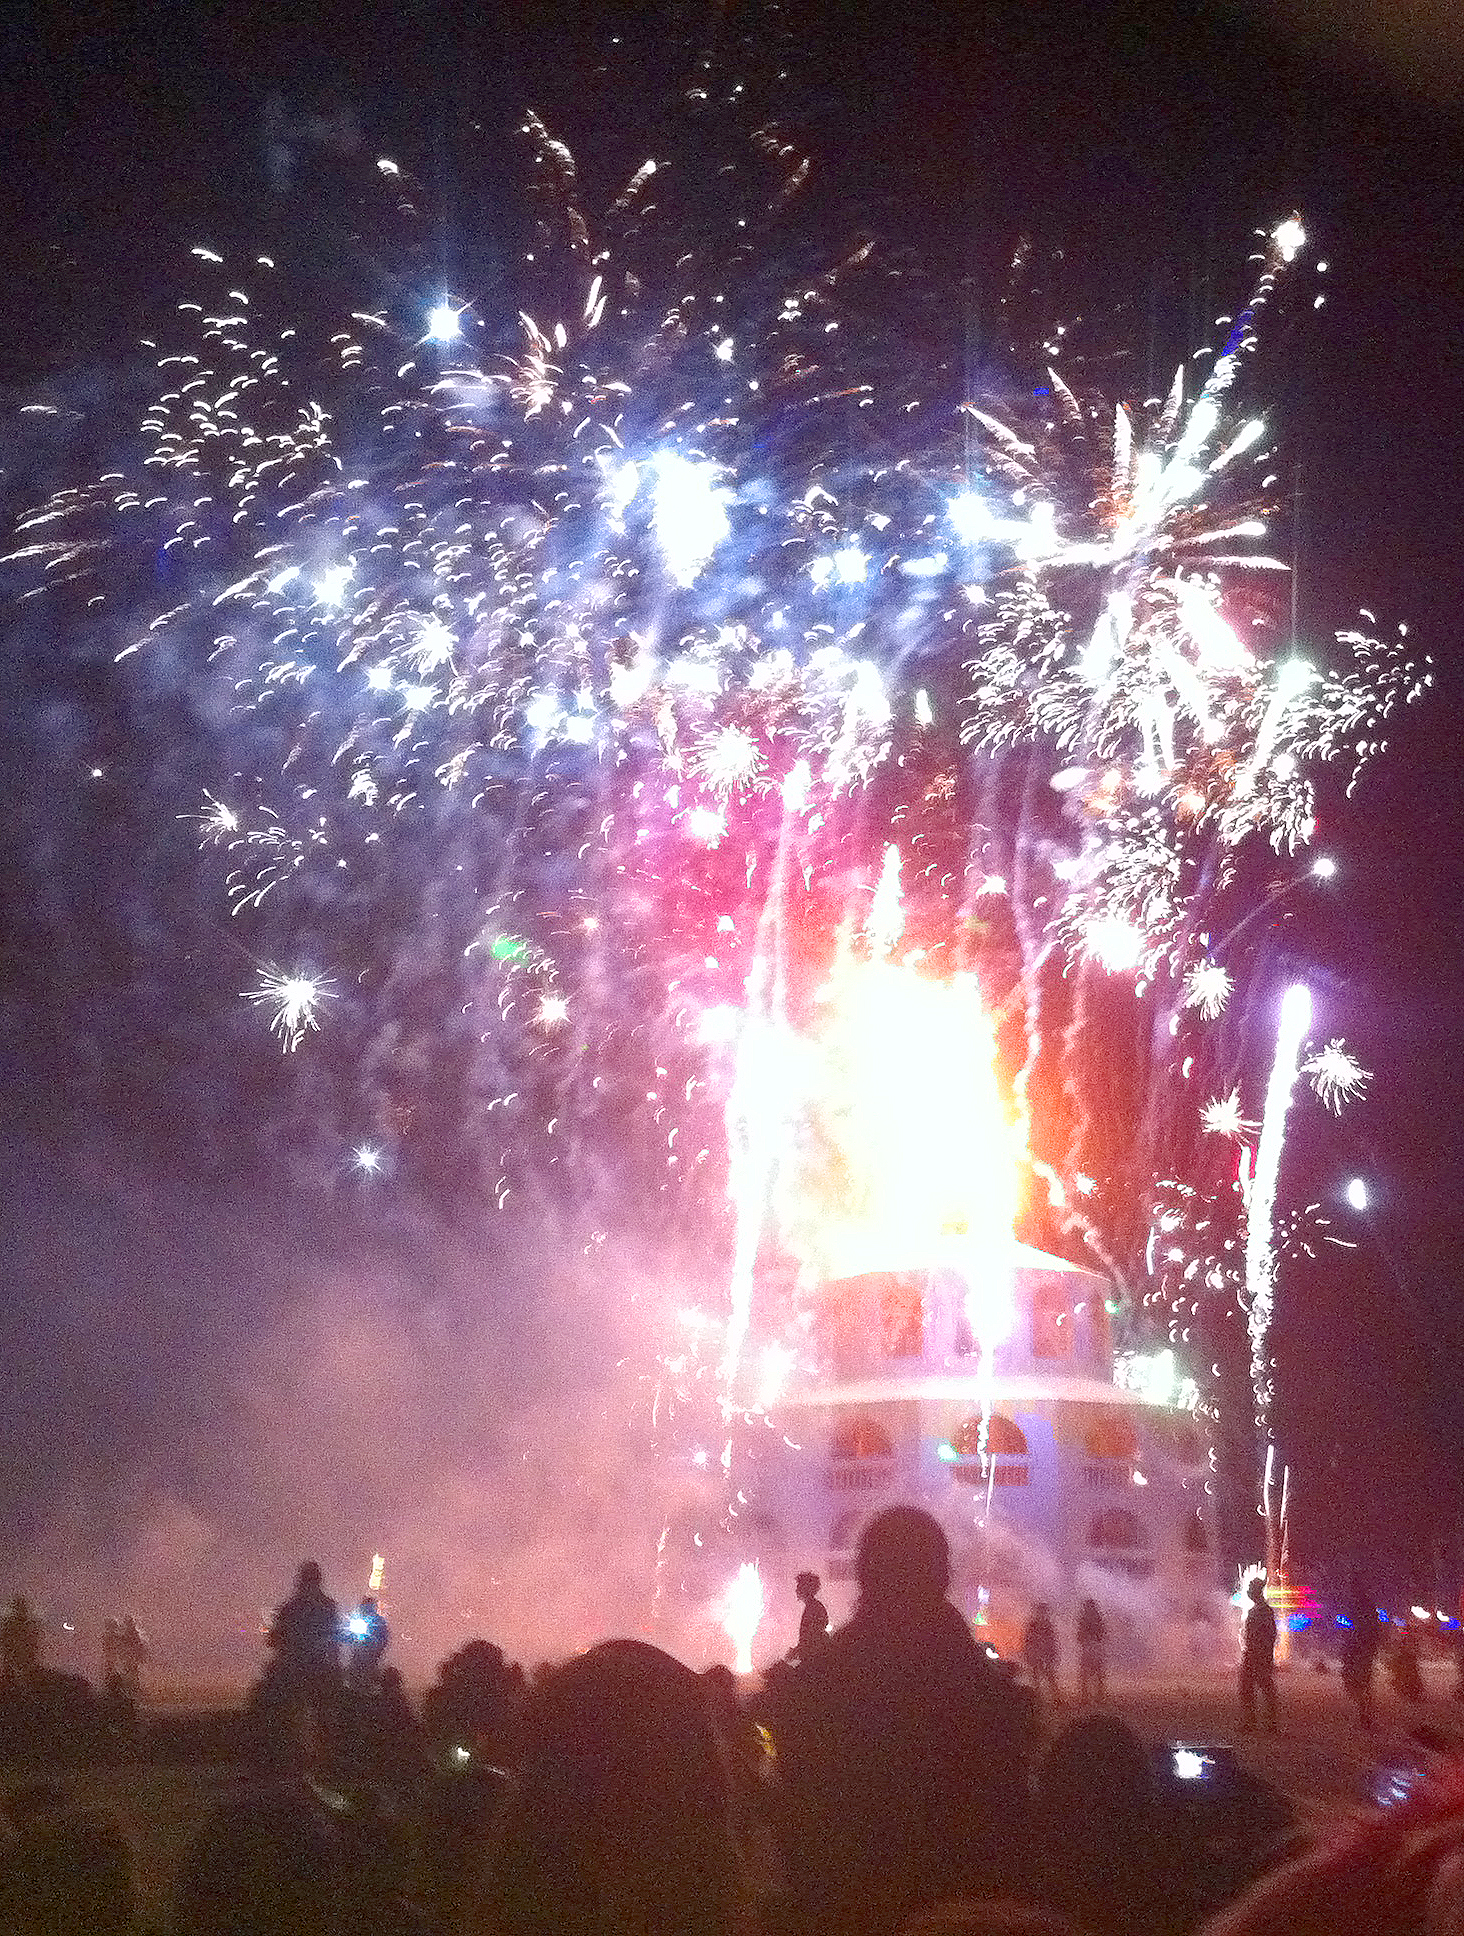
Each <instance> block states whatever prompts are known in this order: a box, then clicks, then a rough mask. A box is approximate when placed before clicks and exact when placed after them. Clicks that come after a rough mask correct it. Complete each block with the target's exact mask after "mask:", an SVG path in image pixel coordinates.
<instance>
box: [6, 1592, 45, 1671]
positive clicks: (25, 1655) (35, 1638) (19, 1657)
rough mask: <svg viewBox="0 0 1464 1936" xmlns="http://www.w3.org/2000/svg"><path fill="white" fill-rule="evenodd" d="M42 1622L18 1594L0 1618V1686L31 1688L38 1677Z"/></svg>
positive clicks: (21, 1595)
mask: <svg viewBox="0 0 1464 1936" xmlns="http://www.w3.org/2000/svg"><path fill="white" fill-rule="evenodd" d="M41 1639H42V1629H41V1623H40V1621H39V1620H38V1619H37V1618H36V1616H35V1614H34V1613H33V1612H32V1611H31V1604H30V1601H29V1600H27V1599H26V1597H25V1595H24V1594H23V1593H17V1594H16V1596H15V1598H14V1599H13V1600H12V1601H11V1602H10V1605H9V1606H8V1607H7V1608H6V1609H5V1614H4V1617H3V1619H0V1686H3V1687H33V1686H34V1685H35V1683H36V1682H37V1681H38V1680H39V1679H40V1677H41Z"/></svg>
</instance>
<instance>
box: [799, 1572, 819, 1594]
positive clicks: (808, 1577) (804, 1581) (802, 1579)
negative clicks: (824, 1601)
mask: <svg viewBox="0 0 1464 1936" xmlns="http://www.w3.org/2000/svg"><path fill="white" fill-rule="evenodd" d="M821 1584H822V1583H821V1581H820V1580H819V1577H818V1575H817V1573H800V1574H799V1575H798V1578H797V1579H796V1580H795V1581H794V1582H793V1591H794V1592H795V1593H796V1594H797V1595H798V1598H799V1599H800V1600H811V1599H812V1598H813V1596H814V1594H815V1593H817V1592H818V1589H819V1587H820V1585H821Z"/></svg>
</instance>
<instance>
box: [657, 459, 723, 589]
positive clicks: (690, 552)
mask: <svg viewBox="0 0 1464 1936" xmlns="http://www.w3.org/2000/svg"><path fill="white" fill-rule="evenodd" d="M720 476H721V467H720V466H719V465H717V464H710V463H694V462H693V461H692V460H691V459H690V458H688V457H682V456H681V455H680V454H679V453H678V452H676V451H670V450H663V451H661V452H660V453H659V454H658V456H657V458H656V482H655V488H654V491H653V493H652V500H653V505H654V509H653V512H652V523H653V524H654V526H655V531H656V542H657V543H658V544H659V545H660V547H661V553H662V556H663V557H664V558H665V560H666V565H667V569H668V570H669V571H670V573H671V576H672V577H673V578H674V579H675V581H676V583H677V584H678V585H681V586H685V587H688V588H689V587H690V586H692V585H694V584H695V583H696V581H697V579H698V577H700V575H701V571H702V567H703V566H704V565H705V564H706V563H707V561H708V560H709V559H710V557H711V555H712V553H713V552H714V551H715V550H716V548H717V546H718V545H719V544H720V543H721V542H722V540H723V539H724V538H725V537H726V536H727V533H728V532H729V531H730V530H731V529H732V526H731V523H730V521H729V519H728V517H727V501H728V493H727V492H726V491H724V490H721V489H719V488H718V484H717V479H718V478H719V477H720Z"/></svg>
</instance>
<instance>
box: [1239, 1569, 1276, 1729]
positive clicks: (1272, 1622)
mask: <svg viewBox="0 0 1464 1936" xmlns="http://www.w3.org/2000/svg"><path fill="white" fill-rule="evenodd" d="M1246 1595H1247V1598H1248V1599H1249V1600H1250V1606H1249V1607H1248V1608H1247V1609H1246V1615H1245V1623H1244V1625H1243V1626H1242V1628H1241V1648H1240V1725H1241V1726H1242V1728H1244V1729H1245V1731H1246V1732H1247V1733H1249V1732H1250V1730H1251V1729H1252V1728H1253V1727H1254V1726H1255V1724H1256V1696H1257V1695H1258V1694H1259V1695H1260V1697H1261V1698H1260V1705H1261V1710H1262V1712H1263V1713H1264V1715H1265V1720H1266V1729H1267V1732H1268V1733H1270V1734H1274V1733H1275V1732H1276V1615H1275V1613H1274V1612H1273V1611H1272V1609H1271V1603H1270V1601H1269V1600H1267V1598H1266V1583H1265V1581H1264V1580H1261V1579H1255V1580H1252V1581H1251V1583H1250V1585H1249V1586H1248V1587H1247V1588H1246Z"/></svg>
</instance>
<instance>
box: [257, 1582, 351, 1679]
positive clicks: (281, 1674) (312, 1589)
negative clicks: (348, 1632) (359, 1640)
mask: <svg viewBox="0 0 1464 1936" xmlns="http://www.w3.org/2000/svg"><path fill="white" fill-rule="evenodd" d="M269 1644H270V1646H271V1647H272V1648H273V1649H274V1655H275V1668H276V1674H275V1684H276V1691H277V1692H278V1693H279V1694H280V1696H281V1697H283V1698H284V1699H285V1700H287V1701H290V1702H294V1703H304V1704H305V1705H308V1706H310V1707H313V1708H314V1709H316V1711H317V1712H318V1713H321V1714H324V1713H325V1712H327V1711H328V1710H329V1709H331V1708H332V1707H333V1706H334V1703H335V1700H336V1697H337V1695H338V1694H339V1692H340V1676H341V1670H340V1616H339V1614H338V1613H337V1611H336V1603H335V1601H334V1600H332V1599H331V1597H330V1595H329V1594H328V1593H327V1592H326V1590H325V1588H324V1587H323V1586H322V1584H321V1579H320V1568H319V1566H318V1565H317V1564H316V1562H315V1561H314V1560H306V1561H305V1562H304V1564H303V1565H302V1566H301V1568H300V1571H299V1573H298V1575H297V1576H296V1579H295V1590H294V1592H293V1593H292V1594H291V1595H290V1597H289V1599H288V1600H286V1601H285V1603H284V1604H283V1606H281V1607H280V1609H279V1611H278V1612H277V1613H276V1614H275V1617H274V1620H273V1623H272V1624H271V1626H270V1630H269Z"/></svg>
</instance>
